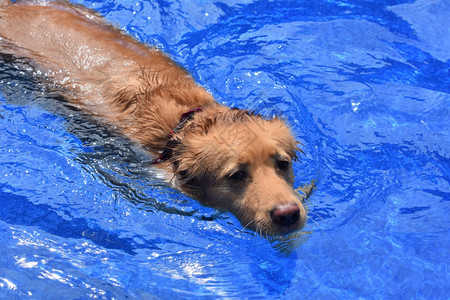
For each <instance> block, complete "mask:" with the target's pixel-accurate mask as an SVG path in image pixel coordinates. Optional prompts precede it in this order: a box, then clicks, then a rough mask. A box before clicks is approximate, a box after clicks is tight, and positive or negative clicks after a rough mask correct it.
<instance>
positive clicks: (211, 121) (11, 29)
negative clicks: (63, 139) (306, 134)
mask: <svg viewBox="0 0 450 300" xmlns="http://www.w3.org/2000/svg"><path fill="white" fill-rule="evenodd" d="M0 52H1V53H3V54H8V55H12V56H13V57H15V59H18V60H21V59H25V60H27V61H29V62H30V63H33V64H34V67H35V68H36V69H38V70H39V71H41V72H42V73H44V75H45V78H46V79H47V80H48V81H50V82H52V83H53V84H54V85H55V86H56V87H57V90H59V91H61V93H62V94H63V96H64V97H65V98H66V99H68V101H69V102H70V103H72V104H73V105H75V106H76V107H79V108H81V109H83V110H86V111H89V112H91V113H92V114H93V115H95V116H98V117H99V118H102V119H103V120H104V121H106V122H108V123H110V124H113V125H114V126H115V127H116V128H118V129H119V130H120V131H121V132H122V133H123V134H124V135H126V136H127V137H129V138H130V139H132V140H135V141H137V142H139V143H140V144H142V145H143V146H144V147H145V148H146V149H147V150H148V151H150V152H151V153H153V154H154V155H156V156H157V159H156V160H155V162H154V164H155V166H157V167H158V168H160V169H161V170H164V171H166V172H167V174H169V175H170V176H169V177H168V178H169V180H170V181H171V182H172V183H173V184H174V185H175V186H176V187H177V188H179V189H180V190H182V191H183V192H185V193H187V194H188V195H190V196H192V197H194V198H196V199H198V200H199V201H201V202H202V203H203V204H205V205H208V206H212V207H215V208H218V209H223V210H227V211H230V212H231V213H233V214H234V215H235V216H236V217H237V218H238V219H239V221H240V222H241V224H242V225H243V226H244V227H245V228H249V229H252V230H254V231H257V232H259V233H261V234H263V235H267V236H277V235H283V234H288V233H291V232H293V231H296V230H299V229H301V228H302V227H303V226H304V225H305V222H306V210H305V208H304V206H303V204H302V200H303V199H302V197H300V196H299V195H298V194H297V193H296V191H295V190H294V188H293V183H294V176H293V172H292V161H293V160H295V159H296V152H298V151H299V148H298V147H297V142H296V140H295V139H294V137H293V135H292V134H291V131H290V129H289V128H288V126H287V125H286V124H285V122H284V121H283V120H281V119H279V118H273V119H267V118H264V117H262V116H260V115H257V114H254V113H250V112H248V111H244V110H239V109H230V108H228V107H225V106H223V105H220V104H218V103H217V102H216V101H215V100H214V98H213V97H212V96H211V95H210V94H209V93H208V92H207V91H206V90H205V89H204V88H203V87H201V86H199V85H198V84H197V83H195V81H194V80H193V79H192V77H191V76H190V75H189V74H188V73H187V71H186V70H185V69H183V68H181V67H180V66H178V65H177V64H176V63H175V62H173V61H172V60H171V59H169V58H168V57H167V56H166V55H164V54H163V53H162V52H161V51H159V50H158V49H155V48H150V47H148V46H146V45H143V44H141V43H139V42H137V41H136V40H134V39H133V38H131V37H129V36H127V35H125V34H124V33H123V32H121V31H120V30H118V29H116V28H114V27H112V26H111V25H109V24H108V23H107V22H106V21H105V20H104V19H103V18H102V17H101V16H99V15H98V14H97V13H95V12H93V11H91V10H89V9H87V8H84V7H82V6H79V5H73V4H69V3H66V2H44V1H36V2H30V1H19V2H15V3H11V2H9V1H8V0H0Z"/></svg>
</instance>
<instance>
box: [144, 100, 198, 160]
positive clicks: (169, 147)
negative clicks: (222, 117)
mask: <svg viewBox="0 0 450 300" xmlns="http://www.w3.org/2000/svg"><path fill="white" fill-rule="evenodd" d="M202 110H203V109H202V108H201V107H195V108H193V109H190V110H188V111H187V112H185V113H184V114H182V115H181V117H180V122H179V123H178V125H177V127H175V128H174V129H172V131H171V132H170V133H169V134H168V135H167V138H168V139H169V140H168V141H167V144H166V147H165V148H164V150H163V151H162V152H161V154H160V155H159V156H158V157H157V158H155V159H154V160H153V161H152V165H154V164H160V163H162V162H165V161H167V160H169V159H170V158H171V157H172V154H173V146H174V145H175V144H176V143H177V142H176V141H175V140H173V139H172V138H173V135H174V134H175V133H177V132H180V130H181V129H183V127H184V125H186V123H187V122H188V121H189V120H190V119H192V117H193V116H194V114H195V113H197V112H200V111H202Z"/></svg>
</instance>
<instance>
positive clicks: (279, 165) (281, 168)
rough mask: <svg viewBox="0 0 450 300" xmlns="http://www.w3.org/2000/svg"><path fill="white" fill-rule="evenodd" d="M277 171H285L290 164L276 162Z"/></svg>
mask: <svg viewBox="0 0 450 300" xmlns="http://www.w3.org/2000/svg"><path fill="white" fill-rule="evenodd" d="M277 164H278V169H280V170H281V171H286V170H287V169H288V168H289V166H290V165H291V163H290V162H289V161H287V160H280V161H278V163H277Z"/></svg>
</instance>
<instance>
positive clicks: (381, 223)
mask: <svg viewBox="0 0 450 300" xmlns="http://www.w3.org/2000/svg"><path fill="white" fill-rule="evenodd" d="M78 2H79V3H82V4H84V5H86V6H88V7H91V8H94V9H96V10H98V11H99V12H100V13H101V14H103V15H105V16H106V18H107V19H109V20H110V21H111V22H113V23H114V24H117V25H118V26H120V27H122V28H124V29H126V30H127V31H128V32H129V33H130V34H131V35H133V36H135V37H136V38H138V39H139V40H141V41H143V42H146V43H149V44H153V45H157V46H158V47H160V48H162V49H163V50H165V51H166V52H168V53H169V54H170V55H171V56H172V57H173V58H174V59H175V60H176V61H178V62H179V63H181V64H182V65H183V66H185V67H186V68H187V69H188V70H189V71H190V72H191V73H192V74H193V75H194V77H195V78H196V79H197V80H198V82H200V83H201V84H202V85H204V86H205V87H206V88H207V89H208V90H209V91H210V92H211V93H212V94H213V95H214V96H215V97H216V99H217V100H218V101H220V102H223V103H226V104H227V105H230V106H238V107H242V108H249V109H253V110H256V111H258V112H260V113H263V114H267V115H273V114H283V115H284V116H286V118H287V120H288V122H289V123H290V124H291V125H292V127H293V129H294V131H295V132H296V134H297V136H298V137H299V140H300V141H301V142H302V143H303V144H304V147H303V149H304V151H305V153H306V154H305V155H303V156H302V157H301V161H300V162H298V163H297V164H296V165H295V170H294V171H295V173H296V176H297V178H296V185H301V184H303V183H305V182H307V181H309V180H311V179H316V180H317V191H316V192H315V193H314V194H313V195H312V197H311V198H310V200H309V208H310V216H311V219H310V221H309V223H308V224H307V226H306V228H305V231H306V235H305V237H304V239H303V240H302V241H301V242H302V243H301V245H298V246H297V247H296V248H295V249H294V250H291V252H286V251H280V250H279V249H277V247H275V246H274V245H273V244H271V243H270V242H269V241H267V240H265V239H262V238H259V237H257V236H255V235H253V234H251V233H249V232H245V231H242V228H241V226H240V225H239V223H238V222H237V220H236V219H235V218H234V217H233V216H231V215H230V214H227V213H220V212H217V211H215V210H213V209H210V208H206V207H203V206H201V205H199V204H198V203H197V202H196V201H193V200H191V199H189V198H188V197H186V196H184V195H182V194H180V193H179V192H177V191H175V190H172V189H170V188H169V187H167V186H166V185H165V184H164V183H162V182H161V181H160V180H158V178H157V175H156V174H155V173H154V172H153V171H152V170H151V169H149V168H148V167H147V164H148V161H149V160H150V158H149V157H148V156H147V154H146V153H145V152H144V151H143V150H142V149H140V148H139V147H138V146H137V145H133V144H131V143H130V142H129V141H127V140H126V139H124V138H123V137H121V136H120V135H118V134H116V133H115V132H114V130H113V128H107V129H105V128H104V127H102V126H100V125H99V124H98V123H96V122H95V120H92V119H90V118H89V117H88V116H86V115H83V113H82V112H79V111H75V110H73V109H72V108H70V107H66V106H65V105H64V103H63V102H59V101H57V99H55V98H56V96H54V95H52V93H51V92H49V91H48V90H46V89H45V88H44V87H43V86H42V85H40V83H39V82H38V81H35V80H33V78H35V77H36V75H38V74H32V73H31V74H30V73H29V72H24V71H23V70H21V69H19V70H18V69H17V67H16V65H15V63H14V61H11V60H9V59H8V58H1V59H0V83H1V84H0V89H1V90H0V128H1V129H0V130H1V132H2V134H1V135H0V253H1V254H2V255H1V256H0V298H9V297H11V298H14V297H15V298H25V297H30V298H60V299H77V298H87V297H97V298H106V299H112V298H115V299H125V298H162V299H170V298H176V299H178V298H191V297H192V298H219V297H229V298H270V299H272V298H283V299H285V298H286V299H298V298H305V299H348V298H356V297H362V298H369V299H372V298H374V299H379V298H393V299H412V298H426V299H444V298H448V297H449V295H450V287H449V282H450V276H449V273H450V272H449V247H450V239H449V234H448V232H449V229H450V226H449V219H448V215H449V213H450V210H449V208H450V205H449V202H450V187H449V179H450V163H449V162H450V161H449V153H450V151H449V150H450V145H449V140H450V138H449V128H448V124H449V107H450V95H449V94H450V74H449V71H450V70H449V61H450V40H449V39H448V37H449V36H450V32H449V28H450V21H449V20H448V17H447V16H448V15H449V13H450V4H449V3H448V1H444V0H441V1H439V0H436V1H427V0H418V1H361V0H352V1H320V0H319V1H246V0H233V1H223V2H220V1H205V0H197V1H179V2H177V1H172V0H170V1H148V2H147V1H145V2H135V1H124V0H120V1H78Z"/></svg>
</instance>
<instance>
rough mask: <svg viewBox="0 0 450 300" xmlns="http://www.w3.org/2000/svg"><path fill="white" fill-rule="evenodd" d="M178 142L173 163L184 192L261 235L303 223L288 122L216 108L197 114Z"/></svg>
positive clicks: (294, 148)
mask: <svg viewBox="0 0 450 300" xmlns="http://www.w3.org/2000/svg"><path fill="white" fill-rule="evenodd" d="M174 139H175V140H176V146H175V147H174V149H173V157H172V159H171V161H172V164H173V168H174V173H175V180H176V181H177V184H178V185H179V186H180V188H181V189H182V190H183V191H184V192H186V193H188V194H190V195H192V196H193V197H194V198H197V199H199V200H200V201H201V202H202V203H203V204H205V205H208V206H212V207H215V208H219V209H224V210H227V211H230V212H231V213H233V214H234V215H235V216H236V217H237V218H238V219H239V221H240V222H241V224H242V225H243V226H244V227H245V228H249V229H251V230H254V231H256V232H258V233H260V234H263V235H267V236H276V235H281V234H288V233H290V232H293V231H296V230H299V229H301V228H302V227H303V226H304V225H305V223H306V211H305V208H304V207H303V204H302V203H301V201H300V199H299V197H298V195H297V193H296V192H295V190H294V189H293V183H294V175H293V171H292V162H293V160H295V159H296V158H297V156H296V151H299V149H298V147H297V142H296V141H295V139H294V138H293V136H292V134H291V132H290V129H289V128H288V127H287V125H286V124H285V123H284V121H282V120H280V119H279V118H274V119H271V120H268V119H265V118H263V117H261V116H259V115H256V114H252V113H249V112H246V111H241V110H236V109H232V110H228V109H226V110H224V109H222V108H214V109H208V110H205V111H203V112H201V113H200V114H198V116H196V117H195V118H194V120H193V121H192V122H190V123H189V124H188V125H187V126H186V128H184V129H183V130H182V132H181V133H179V134H177V135H176V136H175V137H174Z"/></svg>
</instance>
